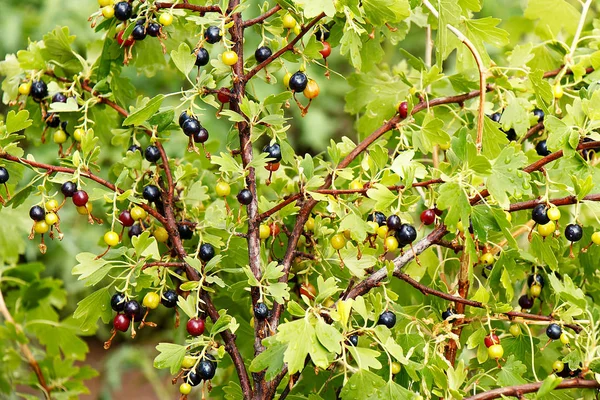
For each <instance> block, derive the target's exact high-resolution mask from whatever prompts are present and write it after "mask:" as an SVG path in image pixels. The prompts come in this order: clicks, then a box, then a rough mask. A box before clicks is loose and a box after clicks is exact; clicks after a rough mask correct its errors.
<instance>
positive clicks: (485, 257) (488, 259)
mask: <svg viewBox="0 0 600 400" xmlns="http://www.w3.org/2000/svg"><path fill="white" fill-rule="evenodd" d="M494 261H495V258H494V256H493V255H492V253H483V254H482V255H481V257H479V262H480V263H482V264H483V265H492V264H493V263H494Z"/></svg>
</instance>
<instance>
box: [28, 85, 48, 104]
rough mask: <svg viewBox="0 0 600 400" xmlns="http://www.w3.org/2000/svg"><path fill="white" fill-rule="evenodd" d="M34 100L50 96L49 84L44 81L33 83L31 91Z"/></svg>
mask: <svg viewBox="0 0 600 400" xmlns="http://www.w3.org/2000/svg"><path fill="white" fill-rule="evenodd" d="M29 94H31V97H33V99H34V100H36V101H40V100H43V99H44V97H46V96H48V85H46V82H44V81H34V82H33V83H31V91H30V92H29Z"/></svg>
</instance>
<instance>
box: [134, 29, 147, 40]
mask: <svg viewBox="0 0 600 400" xmlns="http://www.w3.org/2000/svg"><path fill="white" fill-rule="evenodd" d="M131 37H132V38H134V39H135V40H144V39H146V27H145V26H144V25H136V26H135V27H134V28H133V30H132V31H131Z"/></svg>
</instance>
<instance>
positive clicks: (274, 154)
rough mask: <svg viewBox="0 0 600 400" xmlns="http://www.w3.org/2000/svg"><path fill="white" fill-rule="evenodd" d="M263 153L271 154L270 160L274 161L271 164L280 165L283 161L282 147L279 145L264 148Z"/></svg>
mask: <svg viewBox="0 0 600 400" xmlns="http://www.w3.org/2000/svg"><path fill="white" fill-rule="evenodd" d="M263 153H268V154H269V158H270V159H272V160H271V161H270V163H278V162H280V161H281V146H279V144H278V143H273V144H272V145H266V146H265V147H263Z"/></svg>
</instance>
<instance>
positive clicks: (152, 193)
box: [142, 185, 160, 203]
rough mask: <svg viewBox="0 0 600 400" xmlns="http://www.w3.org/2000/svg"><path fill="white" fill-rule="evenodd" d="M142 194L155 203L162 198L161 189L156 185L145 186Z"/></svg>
mask: <svg viewBox="0 0 600 400" xmlns="http://www.w3.org/2000/svg"><path fill="white" fill-rule="evenodd" d="M142 196H144V199H146V200H148V201H149V202H151V203H155V202H157V201H159V200H160V189H159V188H158V186H156V185H148V186H146V187H145V188H144V191H143V192H142Z"/></svg>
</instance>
